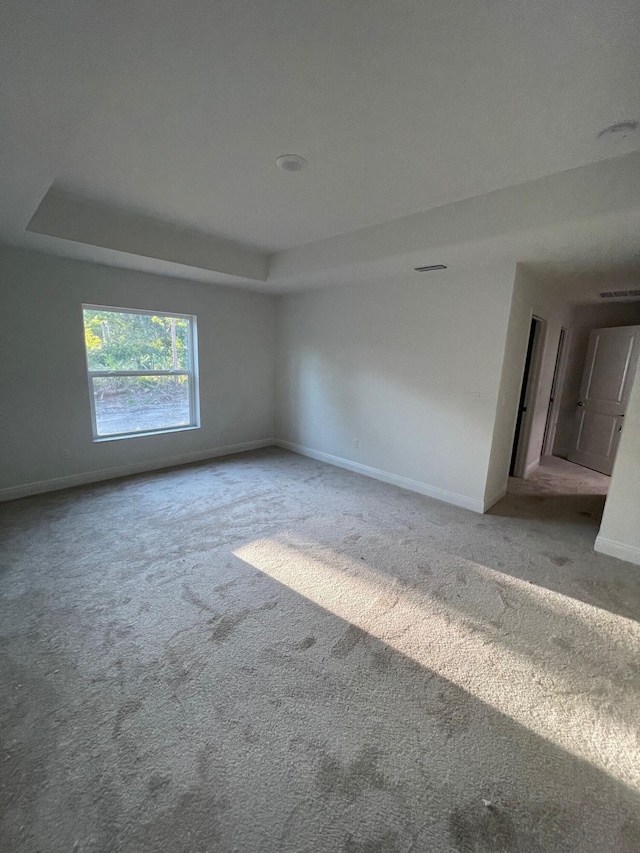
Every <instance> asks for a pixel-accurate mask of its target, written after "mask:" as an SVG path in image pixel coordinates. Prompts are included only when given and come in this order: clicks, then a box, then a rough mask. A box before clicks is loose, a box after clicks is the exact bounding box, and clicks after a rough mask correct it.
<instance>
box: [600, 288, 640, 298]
mask: <svg viewBox="0 0 640 853" xmlns="http://www.w3.org/2000/svg"><path fill="white" fill-rule="evenodd" d="M629 297H631V299H638V298H639V297H640V290H605V291H603V292H602V293H601V294H600V298H601V299H629Z"/></svg>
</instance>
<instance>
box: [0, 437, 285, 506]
mask: <svg viewBox="0 0 640 853" xmlns="http://www.w3.org/2000/svg"><path fill="white" fill-rule="evenodd" d="M274 444H275V441H274V439H272V438H261V439H258V440H257V441H245V442H243V443H241V444H228V445H226V446H225V447H215V448H213V449H211V450H197V451H194V452H193V453H182V454H180V455H179V456H168V457H165V458H164V459H157V460H153V461H149V462H137V463H135V464H134V465H121V466H119V467H118V468H104V469H103V470H101V471H85V472H83V473H81V474H69V475H68V476H66V477H56V478H54V479H52V480H40V481H39V482H35V483H24V484H23V485H21V486H10V487H9V488H8V489H0V501H11V500H15V499H16V498H26V497H28V496H29V495H39V494H42V493H43V492H55V491H58V490H59V489H69V488H71V487H72V486H84V485H87V483H99V482H101V481H102V480H114V479H116V478H117V477H128V476H129V475H130V474H144V473H146V472H147V471H158V470H161V469H162V468H173V467H174V466H175V465H187V464H188V463H189V462H204V461H205V460H207V459H216V458H217V457H219V456H230V455H231V454H233V453H244V452H245V451H247V450H258V449H260V448H261V447H271V446H273V445H274Z"/></svg>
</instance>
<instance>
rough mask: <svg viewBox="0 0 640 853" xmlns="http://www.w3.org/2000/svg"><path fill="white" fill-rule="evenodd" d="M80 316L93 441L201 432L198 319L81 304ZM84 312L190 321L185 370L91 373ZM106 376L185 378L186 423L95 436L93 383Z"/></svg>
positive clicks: (95, 421)
mask: <svg viewBox="0 0 640 853" xmlns="http://www.w3.org/2000/svg"><path fill="white" fill-rule="evenodd" d="M80 310H81V314H82V344H83V347H84V356H85V366H86V369H87V381H88V385H89V406H90V409H91V427H92V431H93V441H94V442H95V443H98V442H103V441H114V440H119V439H122V438H137V437H138V436H145V435H158V434H161V433H170V432H186V431H187V430H192V429H200V394H199V384H200V383H199V377H198V319H197V317H196V315H195V314H182V313H180V312H177V311H153V310H150V309H147V308H116V307H115V306H113V305H94V304H93V303H87V302H83V303H82V305H81V309H80ZM85 310H87V311H109V312H111V313H113V314H143V315H145V316H148V317H175V318H176V319H179V320H189V321H190V322H189V323H188V324H187V352H188V359H189V361H188V363H189V369H188V370H91V369H90V367H89V352H88V350H87V344H86V341H85V336H84V328H85V327H84V312H85ZM109 376H123V377H126V376H186V377H187V379H188V383H189V423H188V424H184V425H182V426H173V427H172V426H170V427H159V428H158V429H148V430H139V431H136V432H118V433H111V434H109V435H99V434H98V423H97V419H96V401H95V392H94V386H93V380H94V379H96V378H103V377H109Z"/></svg>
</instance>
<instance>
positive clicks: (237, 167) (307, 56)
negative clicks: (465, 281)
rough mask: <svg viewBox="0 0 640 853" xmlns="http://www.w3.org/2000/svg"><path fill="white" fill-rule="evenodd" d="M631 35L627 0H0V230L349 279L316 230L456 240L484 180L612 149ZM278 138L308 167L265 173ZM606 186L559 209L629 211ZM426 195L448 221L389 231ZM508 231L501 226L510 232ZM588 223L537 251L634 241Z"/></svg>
mask: <svg viewBox="0 0 640 853" xmlns="http://www.w3.org/2000/svg"><path fill="white" fill-rule="evenodd" d="M639 36H640V4H638V3H637V0H609V2H607V3H602V2H600V0H565V2H563V3H557V0H536V2H535V3H531V2H526V0H491V2H484V3H478V2H477V0H430V2H424V0H394V2H393V3H389V2H388V0H269V2H264V0H226V2H225V0H217V2H211V0H153V2H151V0H136V3H131V2H125V0H110V2H109V3H104V2H103V0H4V3H3V4H2V11H1V12H0V57H1V58H0V63H1V66H0V72H1V74H2V80H3V84H4V85H3V88H2V92H1V94H0V109H2V115H3V123H2V127H1V128H0V158H1V168H0V238H1V239H3V240H4V241H5V242H11V243H18V244H22V245H27V246H33V247H36V248H42V249H45V250H47V251H54V252H57V253H60V254H69V255H74V256H78V257H85V258H87V259H89V260H95V261H99V262H102V263H105V262H106V263H113V264H116V265H121V266H134V267H137V268H143V269H150V270H152V271H155V272H167V273H169V274H178V275H184V276H186V277H189V278H194V277H195V278H201V279H203V280H210V281H221V282H224V283H237V284H240V285H250V286H253V287H255V288H256V289H260V288H263V289H266V290H269V291H280V290H285V289H295V288H298V287H302V286H309V284H310V283H314V282H315V283H316V284H320V283H328V280H329V279H331V283H339V281H348V280H351V279H352V277H353V276H352V273H353V271H354V269H355V267H358V268H359V269H360V270H362V269H363V265H364V266H367V264H369V263H370V262H371V258H370V256H368V255H367V256H366V257H365V256H364V252H362V251H361V254H362V255H363V257H361V258H359V259H358V260H357V261H355V260H353V259H352V260H351V261H350V262H349V263H346V264H345V265H344V270H345V271H344V275H343V276H342V278H340V276H338V275H335V274H330V273H329V270H334V271H335V269H336V268H337V267H336V264H335V263H333V264H332V262H331V261H330V260H329V259H330V258H331V256H332V252H333V247H335V246H339V247H343V244H344V241H345V239H349V240H351V241H352V242H353V244H354V246H357V245H359V244H362V235H363V234H369V238H368V239H367V240H365V242H366V243H368V244H369V246H372V245H374V244H378V243H379V240H378V238H379V237H380V234H381V233H382V232H380V230H379V229H381V228H384V229H386V231H384V237H383V239H382V241H381V242H382V244H383V245H384V246H385V247H386V249H385V251H386V254H385V256H384V258H379V259H378V261H379V263H382V262H383V261H384V262H385V263H383V266H384V268H385V270H387V268H388V267H389V259H390V258H400V257H403V258H404V256H405V255H407V253H408V252H413V251H414V250H415V251H420V249H421V248H423V249H424V253H426V254H428V251H429V250H431V249H433V248H437V247H439V246H444V245H448V246H453V245H457V244H461V243H465V244H468V243H469V238H468V234H466V232H458V231H456V230H455V227H454V226H456V222H455V221H453V223H452V214H451V210H452V209H454V212H455V205H456V203H458V204H460V203H461V202H462V200H469V199H474V198H475V199H477V198H478V197H482V198H484V197H485V195H486V194H490V195H489V196H487V203H488V204H489V206H490V208H491V209H494V207H495V209H498V208H499V207H500V205H501V204H502V202H500V203H497V202H496V198H497V196H496V195H495V191H497V190H504V189H505V188H511V187H514V186H520V187H522V186H524V187H530V188H531V187H533V188H536V187H537V190H535V192H537V193H538V195H539V193H540V192H542V191H544V192H547V190H548V187H549V184H540V183H539V182H540V180H541V179H544V178H545V176H549V175H556V176H559V177H558V181H559V184H560V185H561V184H562V180H564V179H563V178H562V174H564V173H566V172H567V170H572V173H573V174H584V175H587V177H586V178H585V181H586V182H587V184H589V186H593V187H595V186H596V185H597V184H598V181H597V180H596V178H594V172H593V170H594V168H598V169H599V168H602V169H606V163H607V162H609V161H610V160H611V159H613V158H615V160H616V161H619V162H621V163H623V164H627V166H628V164H631V166H630V167H629V168H631V169H632V171H633V170H634V169H635V168H636V166H637V165H638V162H640V161H638V159H637V157H635V155H634V152H640V130H637V131H635V132H631V133H628V134H626V135H623V134H618V135H615V136H610V137H603V138H599V137H598V132H599V131H600V130H601V129H602V128H604V127H606V126H608V125H611V124H613V123H614V122H617V121H620V120H621V119H640V51H638V49H637V44H638V37H639ZM285 153H296V154H300V155H302V156H303V157H305V158H306V159H307V160H308V164H309V165H308V168H307V169H305V170H304V171H302V172H299V173H286V172H282V171H280V170H279V169H278V168H277V167H276V165H275V160H276V157H277V156H278V155H280V154H285ZM625 155H627V156H625ZM590 164H591V165H590ZM585 167H588V169H591V171H588V170H587V172H581V169H584V168H585ZM634 174H635V172H634ZM638 174H640V173H638ZM606 176H607V173H606V172H605V171H603V172H602V175H601V179H602V181H604V182H605V183H604V185H606V186H608V184H607V183H606ZM602 181H601V182H602ZM589 182H591V183H589ZM623 183H624V182H623ZM545 187H546V188H547V189H545ZM617 189H619V190H620V193H619V195H620V199H619V200H616V199H614V198H611V199H609V206H608V207H606V209H601V210H599V211H598V210H596V212H595V213H594V212H589V210H590V209H589V204H587V205H586V212H585V209H583V208H582V207H581V206H578V205H577V204H576V205H574V208H573V209H571V210H568V209H567V211H565V214H564V217H565V218H564V220H563V221H566V222H569V221H573V220H576V221H577V220H586V219H587V218H589V216H591V217H592V218H593V216H596V217H597V216H600V217H601V218H603V217H606V218H608V219H609V218H610V217H611V216H612V215H613V214H614V213H615V212H616V211H618V210H626V211H629V210H631V209H633V208H635V207H638V208H639V209H640V194H639V196H638V198H637V199H635V200H630V199H629V198H627V197H626V195H625V193H626V188H625V187H617ZM521 195H522V199H521V203H522V204H524V205H526V204H527V199H528V198H530V192H529V193H528V192H527V191H526V190H525V191H523V193H521ZM536 198H537V196H536ZM43 200H44V201H43ZM588 201H589V203H590V202H591V199H590V198H589V199H588ZM41 202H43V205H42V207H41ZM496 204H497V207H496ZM596 207H597V206H596ZM547 208H548V210H547V213H548V214H549V216H548V221H549V224H551V225H552V224H553V223H554V221H556V222H557V217H556V220H554V212H553V205H551V206H549V205H547ZM487 209H488V208H487ZM434 210H435V211H437V213H434ZM484 210H485V208H481V209H480V214H479V215H480V216H481V218H482V217H483V216H484ZM424 212H431V216H430V218H429V219H428V222H427V220H425V224H429V228H430V229H431V228H432V227H434V225H435V223H436V220H437V222H438V223H439V224H438V225H435V228H436V231H437V230H438V228H444V226H445V224H446V223H449V226H450V231H449V232H448V233H447V234H446V235H445V236H444V237H443V238H439V239H440V243H437V244H434V243H433V241H431V242H430V233H431V231H430V230H429V231H426V232H424V233H425V237H424V246H421V245H419V241H418V243H416V241H415V240H414V241H413V242H412V243H411V246H408V245H405V243H406V241H404V242H403V238H402V236H401V235H400V231H399V229H400V226H401V225H402V223H404V224H405V225H406V224H407V223H409V224H410V220H411V219H412V217H420V216H421V215H423V214H424ZM34 214H35V216H34ZM629 215H630V214H629ZM32 217H33V219H32ZM455 218H456V217H455V215H454V216H453V220H455ZM516 218H517V217H516ZM628 220H629V216H627V226H628V225H629V221H628ZM418 221H419V220H418V219H414V220H413V225H411V224H410V230H411V227H413V228H414V230H415V226H416V225H417V223H418ZM611 221H613V220H611ZM30 223H31V224H30ZM399 223H400V225H399ZM507 226H508V222H507ZM27 227H29V229H30V230H27ZM625 227H626V226H625ZM535 228H538V230H540V229H541V228H544V222H543V221H542V220H540V221H537V222H535V223H533V224H532V223H525V230H531V229H534V230H535ZM610 230H611V229H610V228H609V231H610ZM623 230H624V229H623ZM627 230H628V228H627ZM521 231H522V229H520V230H518V231H517V233H516V229H514V228H512V227H506V230H504V231H503V232H501V233H503V234H505V235H506V234H510V243H509V245H510V246H511V253H512V254H513V251H520V250H519V249H518V248H517V247H518V246H520V244H521V242H522V233H521ZM605 232H606V235H605ZM584 233H585V234H586V233H587V232H584ZM624 233H625V235H626V233H627V232H626V231H625V232H624ZM354 234H355V236H352V235H354ZM589 234H590V239H588V240H585V239H583V238H581V239H579V240H577V244H579V245H580V246H582V247H583V248H584V249H588V250H589V251H591V254H592V255H593V254H594V252H593V247H594V240H595V241H596V243H598V240H600V239H603V240H604V241H605V242H604V243H603V246H602V251H601V252H600V254H598V252H597V251H596V252H595V255H597V257H588V255H589V252H588V251H587V252H586V254H585V255H584V258H583V261H581V260H580V257H578V255H579V254H580V252H578V251H576V247H575V245H568V246H567V247H566V248H567V253H566V257H564V256H562V252H560V256H561V257H559V258H558V263H565V264H567V263H568V264H572V265H573V266H574V267H575V266H576V265H579V264H580V263H583V264H584V265H592V266H593V265H597V264H601V265H602V264H610V263H611V257H610V255H611V246H612V245H615V246H616V250H617V251H618V255H617V257H616V258H615V259H614V260H615V263H618V264H625V263H629V264H631V263H636V261H637V251H638V250H637V243H636V240H635V237H634V235H632V234H630V235H627V236H628V239H627V238H626V237H625V239H622V237H621V234H622V232H620V234H618V236H615V235H612V234H609V233H608V231H607V228H604V226H603V225H602V223H601V224H600V225H597V224H596V225H594V224H593V223H592V227H591V231H590V232H589ZM344 235H350V236H349V237H348V238H345V236H344ZM358 235H360V236H358ZM374 235H377V236H375V238H374ZM394 235H395V236H394ZM599 235H600V236H599ZM603 235H605V236H603ZM490 236H491V239H493V240H494V241H495V240H496V239H497V236H498V235H497V234H492V235H490ZM391 237H394V239H395V243H394V241H393V240H392V239H391ZM332 239H333V240H338V241H339V242H338V243H337V244H331V240H332ZM475 239H478V238H475ZM535 242H536V241H535V239H534V240H533V243H535ZM524 243H525V244H526V245H529V244H531V243H532V239H529V238H528V239H527V240H524ZM543 244H544V241H543ZM544 245H546V244H544ZM314 246H315V248H314ZM301 247H302V248H301ZM318 247H320V249H318ZM529 248H530V246H529ZM543 248H544V246H543ZM340 251H342V248H340ZM523 251H524V249H523ZM319 253H320V254H321V255H323V257H324V258H325V261H324V264H325V266H324V270H325V274H324V275H322V274H318V270H317V269H316V266H317V263H318V262H317V258H318V256H319ZM454 254H455V253H453V252H452V253H451V255H452V256H453V255H454ZM547 254H548V252H547ZM556 254H557V253H556ZM518 259H520V260H522V258H518ZM527 260H528V261H529V260H533V261H534V262H535V261H539V262H540V263H542V262H549V259H548V258H546V257H544V251H542V250H541V254H540V257H537V256H536V257H534V258H527ZM425 262H428V261H425ZM402 263H403V264H404V261H403V262H402ZM314 264H315V266H314ZM358 265H359V266H358ZM292 270H295V273H292V272H291V271H292ZM385 274H387V273H386V272H385Z"/></svg>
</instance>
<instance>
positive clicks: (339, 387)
mask: <svg viewBox="0 0 640 853" xmlns="http://www.w3.org/2000/svg"><path fill="white" fill-rule="evenodd" d="M513 278H514V270H513V268H512V267H510V268H508V269H501V270H482V271H478V272H476V273H473V274H472V273H466V274H460V273H457V274H456V273H455V272H454V271H452V270H447V271H444V272H437V273H432V274H427V275H420V274H418V273H415V274H414V275H413V276H412V277H411V278H410V279H408V280H404V281H394V282H389V283H388V284H385V285H367V286H352V287H345V288H340V289H323V290H318V291H310V292H307V293H300V294H294V295H288V296H283V297H280V299H279V302H278V309H277V316H278V321H277V322H278V325H277V340H278V355H277V376H278V383H277V386H278V395H277V405H276V411H277V416H276V435H277V437H278V438H279V439H281V440H283V442H284V443H285V444H287V445H288V446H292V447H295V448H296V449H300V448H302V449H304V450H305V451H306V452H308V453H312V454H313V455H316V456H318V457H319V458H323V459H327V460H328V461H332V462H338V464H343V465H346V466H347V467H351V468H353V469H354V470H359V471H362V472H363V473H369V474H373V475H374V476H379V477H382V478H384V479H387V480H390V481H392V482H396V483H398V484H399V485H404V486H407V487H409V488H414V489H417V490H419V491H422V492H424V493H426V494H431V495H434V496H435V497H440V498H442V499H443V500H449V501H451V502H453V503H458V504H461V505H463V506H468V507H469V508H471V509H475V510H477V511H482V510H483V509H484V495H485V479H486V474H487V467H488V463H489V453H490V450H491V440H492V435H493V426H494V418H495V410H496V402H497V396H498V385H499V381H500V372H501V368H502V362H503V352H504V344H505V336H506V331H507V321H508V317H509V307H510V303H511V292H512V288H513ZM354 440H357V441H358V447H357V448H356V447H354V446H353V442H354Z"/></svg>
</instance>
